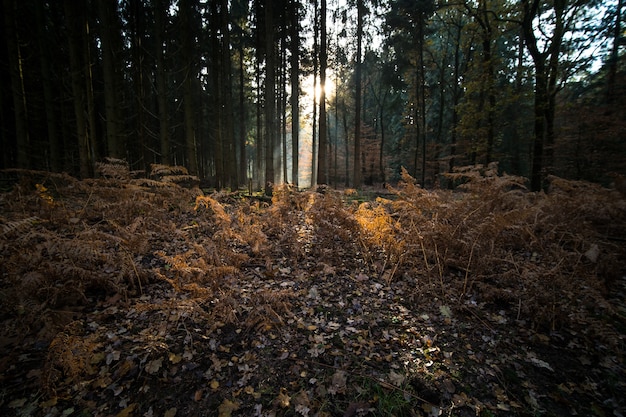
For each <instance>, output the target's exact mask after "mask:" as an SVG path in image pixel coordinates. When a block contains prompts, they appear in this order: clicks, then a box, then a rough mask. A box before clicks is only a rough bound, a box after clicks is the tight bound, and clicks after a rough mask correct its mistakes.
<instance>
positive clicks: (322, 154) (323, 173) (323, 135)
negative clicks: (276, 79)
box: [317, 0, 328, 184]
mask: <svg viewBox="0 0 626 417" xmlns="http://www.w3.org/2000/svg"><path fill="white" fill-rule="evenodd" d="M320 31H321V32H320V87H321V88H320V120H319V123H320V140H319V156H318V161H319V163H318V171H317V172H318V174H317V178H318V182H320V183H322V184H328V156H327V155H328V131H327V130H328V129H327V127H326V121H327V119H326V65H327V61H328V59H327V55H328V52H327V49H326V0H321V10H320Z"/></svg>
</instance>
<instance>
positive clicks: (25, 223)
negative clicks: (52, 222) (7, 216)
mask: <svg viewBox="0 0 626 417" xmlns="http://www.w3.org/2000/svg"><path fill="white" fill-rule="evenodd" d="M39 222H41V219H40V218H39V217H36V216H31V217H27V218H25V219H20V220H13V221H9V222H3V224H0V228H1V229H2V231H1V232H0V238H2V239H9V238H11V237H15V236H17V235H18V234H22V233H23V232H24V231H25V230H28V229H30V228H31V227H32V226H33V225H35V224H37V223H39Z"/></svg>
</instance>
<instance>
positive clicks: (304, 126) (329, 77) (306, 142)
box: [298, 71, 336, 186]
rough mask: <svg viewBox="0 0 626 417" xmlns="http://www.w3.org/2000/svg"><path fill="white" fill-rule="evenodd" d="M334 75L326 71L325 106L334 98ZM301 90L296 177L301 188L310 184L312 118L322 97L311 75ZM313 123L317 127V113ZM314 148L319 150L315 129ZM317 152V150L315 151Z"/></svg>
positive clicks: (319, 87) (316, 130)
mask: <svg viewBox="0 0 626 417" xmlns="http://www.w3.org/2000/svg"><path fill="white" fill-rule="evenodd" d="M333 78H334V74H333V73H332V71H328V73H327V74H326V84H325V87H324V91H325V93H326V104H327V106H328V105H329V104H331V103H332V100H333V99H334V97H335V94H336V90H335V82H334V80H333ZM300 87H301V90H302V96H301V97H300V112H301V117H300V138H301V142H300V154H299V158H300V173H299V177H298V183H299V184H301V186H309V185H310V184H311V177H312V159H313V131H314V129H313V123H314V121H313V116H314V112H313V109H314V104H315V106H317V107H318V108H319V103H320V99H321V96H322V86H321V85H320V80H319V76H318V77H317V82H314V78H313V75H312V74H310V75H308V76H306V77H305V78H304V79H303V80H302V83H301V85H300ZM315 123H317V126H319V111H317V112H316V114H315ZM315 135H316V141H315V143H316V146H317V147H318V149H319V145H318V143H319V142H318V141H317V139H318V138H319V131H318V128H317V127H316V129H315ZM316 151H317V149H316Z"/></svg>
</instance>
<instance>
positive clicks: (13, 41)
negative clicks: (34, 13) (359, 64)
mask: <svg viewBox="0 0 626 417" xmlns="http://www.w3.org/2000/svg"><path fill="white" fill-rule="evenodd" d="M3 5H4V24H5V26H4V29H5V37H6V46H7V52H8V55H9V74H10V76H11V80H10V82H11V91H12V97H13V114H14V117H15V136H16V137H15V140H16V147H17V158H16V161H15V164H16V165H17V166H18V167H19V168H29V167H30V161H29V159H30V158H29V148H30V136H29V133H28V113H27V106H26V93H25V91H24V78H23V74H24V72H23V60H22V53H21V48H20V40H19V35H18V26H17V24H16V21H15V8H16V1H15V0H4V3H3Z"/></svg>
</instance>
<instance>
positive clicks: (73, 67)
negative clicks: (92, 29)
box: [63, 0, 92, 178]
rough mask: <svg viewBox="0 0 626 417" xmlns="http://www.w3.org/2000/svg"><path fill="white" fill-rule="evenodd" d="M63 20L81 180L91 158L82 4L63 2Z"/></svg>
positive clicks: (72, 1)
mask: <svg viewBox="0 0 626 417" xmlns="http://www.w3.org/2000/svg"><path fill="white" fill-rule="evenodd" d="M63 4H64V8H65V18H66V21H67V30H68V36H67V39H68V44H69V45H68V47H69V55H70V73H71V81H72V101H73V103H74V117H75V118H76V140H77V142H78V158H79V171H80V176H81V177H82V178H87V177H89V176H90V173H91V162H92V161H91V158H90V155H89V144H88V140H89V135H88V134H87V119H86V117H85V111H86V110H85V105H86V100H87V94H86V92H85V84H84V80H83V78H84V71H83V66H84V63H83V62H82V59H81V58H82V56H83V55H82V54H81V49H82V42H81V41H82V38H83V35H82V34H83V31H84V27H85V24H86V22H85V17H84V3H83V2H82V1H78V2H76V1H74V0H65V1H64V3H63Z"/></svg>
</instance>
